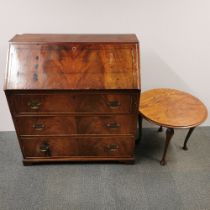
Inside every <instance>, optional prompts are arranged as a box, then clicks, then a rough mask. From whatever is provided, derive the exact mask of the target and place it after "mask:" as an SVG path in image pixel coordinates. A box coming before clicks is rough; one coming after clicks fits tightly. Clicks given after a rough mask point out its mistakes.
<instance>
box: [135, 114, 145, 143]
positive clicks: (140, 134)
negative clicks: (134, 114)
mask: <svg viewBox="0 0 210 210" xmlns="http://www.w3.org/2000/svg"><path fill="white" fill-rule="evenodd" d="M142 120H143V117H142V115H141V114H140V113H139V115H138V122H139V138H138V139H136V144H138V143H139V142H140V141H141V137H142Z"/></svg>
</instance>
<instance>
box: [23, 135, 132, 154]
mask: <svg viewBox="0 0 210 210" xmlns="http://www.w3.org/2000/svg"><path fill="white" fill-rule="evenodd" d="M21 144H22V149H23V153H24V156H25V157H26V158H33V157H34V158H38V157H40V158H51V157H68V156H104V157H106V156H125V157H126V156H127V157H128V156H132V154H133V149H134V139H133V138H132V137H92V138H86V137H79V138H70V137H41V138H36V137H31V138H22V139H21Z"/></svg>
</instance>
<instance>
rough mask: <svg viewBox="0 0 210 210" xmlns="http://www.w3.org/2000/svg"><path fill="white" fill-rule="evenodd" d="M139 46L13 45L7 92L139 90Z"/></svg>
mask: <svg viewBox="0 0 210 210" xmlns="http://www.w3.org/2000/svg"><path fill="white" fill-rule="evenodd" d="M138 49H139V48H138V44H125V43H121V44H120V43H118V44H115V45H113V44H112V45H111V44H106V43H98V44H87V43H85V44H78V43H65V44H63V43H59V44H55V43H47V44H45V43H44V44H39V43H37V44H27V43H25V44H21V43H19V44H17V43H16V44H11V46H10V50H9V55H8V67H7V77H6V81H5V86H4V89H5V90H7V89H28V90H30V89H36V90H38V89H47V90H49V89H62V90H63V89H68V90H77V89H140V78H139V77H140V76H139V73H138V72H139V56H138V54H137V53H138Z"/></svg>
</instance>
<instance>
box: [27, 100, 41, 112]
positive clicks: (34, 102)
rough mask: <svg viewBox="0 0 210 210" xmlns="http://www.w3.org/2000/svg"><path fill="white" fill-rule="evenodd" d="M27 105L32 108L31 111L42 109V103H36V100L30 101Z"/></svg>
mask: <svg viewBox="0 0 210 210" xmlns="http://www.w3.org/2000/svg"><path fill="white" fill-rule="evenodd" d="M27 105H28V106H30V108H31V109H33V110H37V109H39V108H40V105H41V103H40V102H39V101H34V100H32V101H29V102H28V103H27Z"/></svg>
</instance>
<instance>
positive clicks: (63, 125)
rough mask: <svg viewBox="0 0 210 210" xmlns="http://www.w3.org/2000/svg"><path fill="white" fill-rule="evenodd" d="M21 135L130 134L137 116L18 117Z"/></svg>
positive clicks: (16, 121)
mask: <svg viewBox="0 0 210 210" xmlns="http://www.w3.org/2000/svg"><path fill="white" fill-rule="evenodd" d="M15 123H16V126H17V128H18V133H19V135H67V134H78V135H79V134H127V135H128V134H130V135H135V133H133V132H134V131H135V127H136V119H135V115H129V116H127V115H114V116H112V115H104V116H39V117H38V116H25V117H16V118H15Z"/></svg>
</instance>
